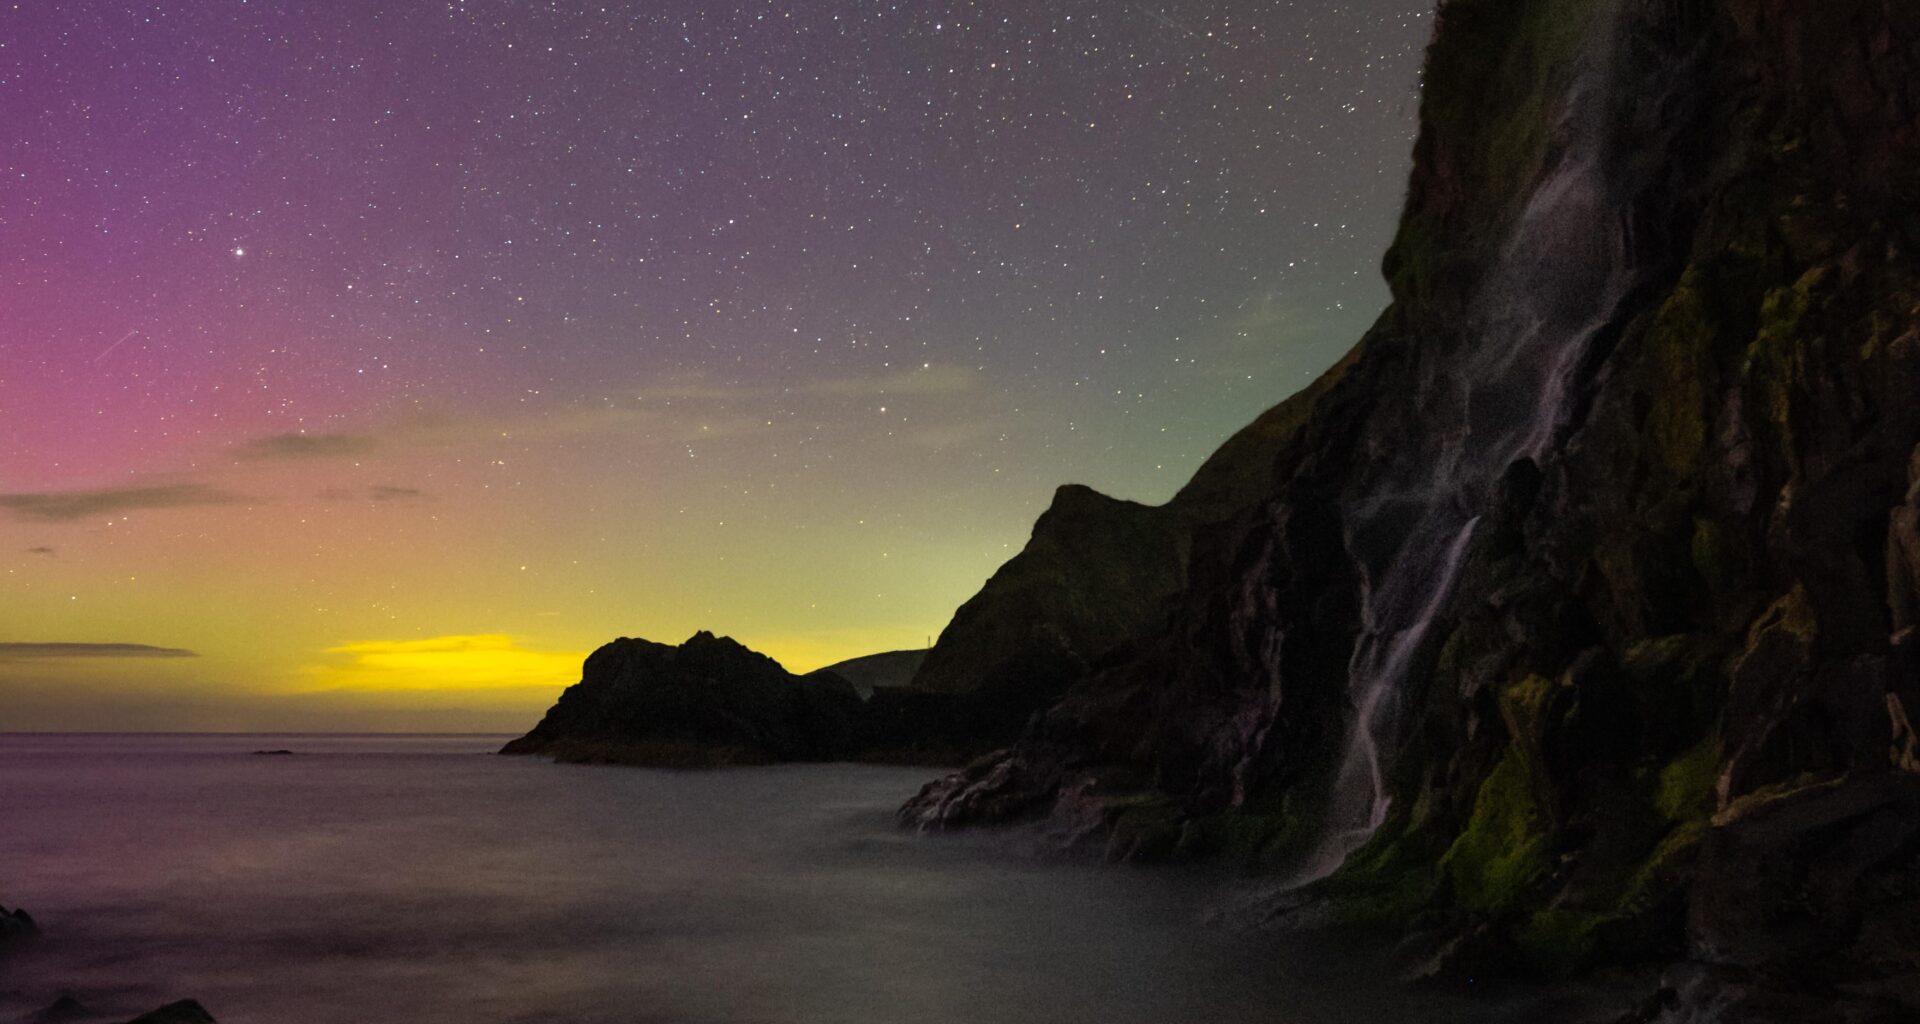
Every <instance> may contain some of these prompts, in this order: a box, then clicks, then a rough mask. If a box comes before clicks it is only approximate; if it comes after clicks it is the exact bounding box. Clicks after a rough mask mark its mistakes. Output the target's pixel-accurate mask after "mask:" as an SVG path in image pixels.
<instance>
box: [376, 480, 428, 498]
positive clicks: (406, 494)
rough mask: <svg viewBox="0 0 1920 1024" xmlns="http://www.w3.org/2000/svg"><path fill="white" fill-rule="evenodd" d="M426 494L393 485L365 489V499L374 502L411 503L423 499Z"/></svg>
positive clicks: (413, 488) (414, 488)
mask: <svg viewBox="0 0 1920 1024" xmlns="http://www.w3.org/2000/svg"><path fill="white" fill-rule="evenodd" d="M426 496H427V492H425V491H423V490H421V489H420V488H418V487H398V486H395V485H393V484H374V485H373V486H372V487H369V488H367V497H369V498H372V499H373V500H375V501H411V500H413V499H415V498H424V497H426Z"/></svg>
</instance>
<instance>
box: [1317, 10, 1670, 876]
mask: <svg viewBox="0 0 1920 1024" xmlns="http://www.w3.org/2000/svg"><path fill="white" fill-rule="evenodd" d="M1600 6H1601V7H1602V8H1604V10H1602V11H1597V12H1596V13H1595V15H1594V16H1595V18H1596V19H1607V18H1617V16H1618V12H1619V7H1620V5H1619V4H1617V3H1616V4H1605V5H1600ZM1617 31H1618V30H1617V29H1614V30H1612V31H1609V32H1605V33H1601V38H1603V39H1609V40H1610V42H1611V38H1612V36H1613V35H1615V34H1617ZM1612 55H1613V46H1612V45H1607V46H1603V47H1598V48H1596V49H1595V50H1593V51H1591V52H1590V53H1589V54H1588V55H1587V57H1586V64H1585V66H1584V67H1582V68H1581V71H1580V75H1579V78H1578V79H1577V82H1576V86H1575V88H1574V89H1573V90H1572V92H1571V94H1570V95H1569V97H1568V100H1567V106H1566V114H1565V116H1564V117H1563V118H1562V120H1561V124H1560V126H1559V129H1558V130H1559V132H1560V133H1561V139H1560V146H1561V149H1560V152H1559V159H1558V163H1557V164H1556V165H1555V166H1554V167H1553V169H1552V171H1551V172H1550V173H1548V174H1547V175H1546V176H1544V177H1543V178H1542V180H1541V181H1540V182H1539V184H1538V185H1537V186H1536V187H1535V188H1534V189H1533V193H1532V195H1531V197H1530V198H1529V200H1528V202H1527V203H1526V205H1525V207H1524V208H1523V210H1522V212H1521V214H1520V215H1519V217H1518V218H1517V219H1516V221H1515V225H1514V228H1513V230H1512V233H1511V235H1510V238H1509V241H1508V243H1507V245H1506V246H1505V248H1504V250H1503V251H1502V253H1501V256H1500V259H1499V262H1498V263H1497V264H1496V265H1495V266H1494V267H1493V268H1491V271H1490V273H1489V274H1488V276H1487V278H1486V281H1485V283H1484V284H1483V285H1482V287H1481V289H1480V291H1479V293H1478V294H1477V295H1476V296H1475V298H1474V300H1473V303H1472V306H1471V310H1472V313H1471V317H1472V320H1473V321H1474V322H1475V323H1476V324H1477V325H1478V326H1477V330H1476V331H1475V332H1474V333H1475V334H1476V335H1477V337H1476V338H1475V339H1474V341H1473V343H1472V345H1471V346H1470V348H1469V349H1468V350H1467V351H1466V352H1465V353H1463V355H1464V356H1465V358H1464V359H1462V360H1460V362H1459V363H1458V366H1459V369H1458V371H1457V372H1456V373H1455V374H1453V375H1452V376H1451V377H1449V378H1444V379H1441V380H1437V381H1436V382H1435V393H1434V394H1433V395H1429V396H1425V400H1426V401H1427V402H1428V404H1429V408H1430V410H1431V411H1430V412H1429V415H1428V418H1427V422H1428V423H1430V424H1436V425H1439V426H1440V427H1441V429H1440V430H1437V431H1436V432H1435V436H1434V437H1433V438H1431V439H1422V440H1421V442H1420V443H1415V444H1411V445H1409V446H1408V447H1407V448H1406V450H1405V452H1404V453H1403V454H1402V455H1401V456H1400V457H1399V459H1398V460H1397V462H1396V463H1395V464H1394V465H1392V466H1391V467H1390V468H1389V469H1387V471H1386V472H1385V473H1383V474H1381V475H1379V476H1377V477H1375V478H1373V479H1372V480H1371V481H1370V482H1369V485H1368V489H1369V490H1371V491H1372V493H1365V492H1362V493H1357V494H1354V495H1353V496H1352V505H1353V507H1354V508H1356V509H1357V510H1359V511H1358V512H1357V514H1356V515H1354V516H1353V518H1352V519H1351V520H1350V521H1349V523H1348V526H1347V531H1346V543H1347V549H1348V551H1349V553H1350V554H1351V555H1352V556H1353V558H1354V561H1355V563H1356V564H1357V565H1358V566H1359V567H1360V568H1361V574H1360V586H1361V620H1362V623H1363V631H1362V633H1361V636H1360V637H1359V639H1358V641H1357V643H1356V644H1355V646H1354V650H1353V655H1352V659H1351V660H1350V662H1349V664H1348V673H1347V687H1348V694H1349V700H1350V706H1351V709H1352V710H1351V715H1350V718H1349V722H1348V726H1347V738H1346V741H1345V743H1344V745H1343V751H1342V753H1341V756H1340V760H1339V762H1338V765H1339V766H1338V768H1337V770H1336V771H1335V773H1334V777H1333V783H1332V789H1331V791H1330V793H1329V795H1328V802H1327V806H1328V810H1327V818H1326V823H1325V826H1324V828H1323V833H1324V837H1325V838H1324V839H1323V840H1322V841H1321V842H1320V843H1319V844H1318V845H1317V847H1316V848H1315V849H1314V850H1313V851H1312V852H1311V853H1310V854H1309V855H1308V856H1307V858H1306V860H1305V862H1304V864H1303V867H1302V869H1301V872H1300V874H1299V876H1298V881H1299V883H1301V884H1304V883H1307V882H1312V881H1316V880H1318V879H1321V878H1324V877H1326V876H1327V875H1329V874H1331V873H1332V872H1333V871H1335V870H1337V869H1338V868H1339V867H1340V865H1341V863H1343V862H1344V861H1345V859H1346V857H1347V855H1348V854H1350V853H1352V852H1353V851H1354V850H1356V849H1358V848H1359V847H1360V846H1361V845H1363V844H1364V843H1365V842H1366V841H1367V840H1368V839H1369V838H1371V837H1372V835H1373V833H1374V832H1375V831H1376V830H1377V829H1378V828H1379V827H1380V825H1381V824H1382V823H1383V822H1384V821H1385V820H1386V816H1387V811H1388V806H1389V797H1388V794H1387V792H1386V785H1385V778H1384V771H1385V765H1383V763H1382V758H1383V756H1384V755H1383V751H1385V750H1390V749H1391V748H1392V737H1393V736H1394V735H1395V734H1396V730H1397V729H1398V726H1399V720H1400V717H1401V716H1400V713H1399V712H1400V706H1401V704H1402V703H1403V700H1402V697H1403V694H1402V692H1401V691H1402V688H1403V686H1404V685H1405V683H1406V681H1407V677H1408V672H1409V669H1410V668H1411V667H1412V666H1413V665H1414V663H1415V662H1416V661H1417V659H1418V657H1419V655H1420V653H1421V651H1422V647H1423V644H1424V643H1425V642H1426V641H1427V639H1428V637H1429V635H1430V632H1431V627H1432V625H1433V623H1434V620H1435V618H1436V617H1438V616H1440V615H1441V614H1443V613H1444V612H1445V610H1446V607H1447V603H1448V600H1449V599H1450V598H1451V596H1452V594H1453V590H1454V586H1455V584H1456V583H1457V582H1458V580H1459V577H1460V573H1461V569H1462V564H1463V562H1464V561H1465V560H1466V557H1467V554H1468V552H1469V550H1470V549H1471V545H1472V541H1473V537H1474V530H1475V526H1476V525H1477V524H1478V522H1479V519H1480V517H1479V515H1478V513H1477V511H1475V510H1479V509H1482V508H1485V507H1486V506H1487V504H1488V502H1489V501H1490V500H1491V496H1492V492H1493V489H1494V486H1495V485H1496V484H1497V482H1498V480H1499V477H1500V476H1501V474H1502V473H1504V472H1506V471H1507V469H1508V468H1509V467H1510V466H1511V465H1512V464H1513V463H1514V462H1515V461H1516V460H1520V459H1527V460H1532V461H1535V462H1538V461H1539V460H1540V458H1541V456H1542V455H1543V453H1544V452H1545V451H1546V450H1547V448H1548V447H1549V445H1551V443H1552V441H1553V438H1554V436H1555V434H1556V432H1557V431H1559V430H1560V429H1561V427H1562V426H1563V425H1564V423H1565V419H1566V413H1567V409H1566V405H1567V401H1568V398H1569V396H1570V395H1571V394H1572V393H1573V392H1574V390H1575V389H1574V387H1573V381H1574V378H1575V377H1576V376H1577V375H1578V371H1579V369H1580V367H1581V365H1582V363H1583V361H1584V360H1585V358H1586V356H1587V354H1588V352H1589V350H1590V348H1591V346H1592V344H1593V342H1594V340H1595V339H1596V337H1598V336H1599V335H1600V333H1601V332H1602V331H1604V330H1606V329H1607V327H1608V325H1609V324H1611V323H1612V322H1613V321H1614V320H1615V318H1616V315H1617V307H1618V306H1619V304H1620V302H1621V300H1622V299H1623V298H1625V297H1626V296H1627V294H1629V292H1630V291H1631V290H1632V288H1633V286H1634V284H1635V278H1636V274H1635V268H1634V265H1633V261H1632V252H1631V246H1630V240H1629V238H1628V232H1627V231H1626V228H1625V224H1626V223H1627V221H1626V220H1625V219H1623V218H1622V216H1621V215H1620V214H1619V213H1618V211H1619V210H1621V209H1622V208H1623V207H1624V206H1625V205H1627V204H1628V202H1629V200H1630V197H1631V196H1632V195H1633V194H1634V192H1635V191H1636V190H1637V189H1638V187H1639V186H1640V183H1639V182H1636V181H1633V180H1632V176H1633V175H1632V169H1631V168H1630V167H1626V166H1623V161H1622V160H1621V158H1620V154H1619V153H1617V152H1616V151H1615V147H1614V146H1613V145H1611V139H1610V128H1611V124H1610V121H1611V118H1610V113H1611V110H1612V109H1613V107H1614V106H1615V104H1616V103H1617V102H1618V96H1617V91H1618V89H1619V88H1620V87H1621V83H1618V82H1617V81H1616V80H1615V78H1616V71H1615V64H1614V61H1613V60H1612ZM1436 414H1437V415H1436ZM1447 424H1452V425H1453V429H1451V430H1448V429H1445V427H1446V425H1447ZM1383 485H1384V486H1383ZM1396 533H1397V534H1398V537H1395V536H1393V535H1394V534H1396ZM1383 535H1384V540H1383ZM1383 552H1384V555H1383Z"/></svg>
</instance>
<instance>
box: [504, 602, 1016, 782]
mask: <svg viewBox="0 0 1920 1024" xmlns="http://www.w3.org/2000/svg"><path fill="white" fill-rule="evenodd" d="M1043 655H1044V651H1043V652H1041V654H1040V655H1034V656H1035V657H1041V656H1043ZM1029 664H1039V663H1037V662H1031V663H1029ZM1040 668H1041V669H1042V670H1046V666H1045V665H1044V664H1040ZM1052 695H1053V694H1052V693H1050V692H1048V691H1045V690H1039V691H1035V690H1032V689H1029V688H1025V687H1021V688H1017V689H1016V690H1014V691H1013V692H1003V691H1002V690H1000V689H997V688H994V687H987V688H984V689H980V690H976V691H974V692H971V693H967V694H949V693H927V692H924V691H919V690H916V689H913V688H911V687H901V686H881V687H877V688H875V689H874V691H873V693H872V695H871V696H870V697H869V698H867V699H866V700H864V701H863V700H862V699H861V698H860V696H859V694H858V693H857V692H856V691H855V690H854V687H853V684H851V683H849V682H848V681H847V680H846V679H845V678H843V677H842V676H840V675H838V674H836V673H832V672H828V671H824V670H822V671H819V672H814V673H810V674H808V675H805V676H796V675H793V674H791V673H789V672H788V671H787V670H786V669H784V668H782V667H780V664H779V663H778V662H776V661H774V660H773V659H772V658H769V657H767V656H765V655H763V654H759V653H756V652H754V651H751V650H749V649H747V648H746V647H743V646H741V645H740V644H739V643H737V642H735V641H733V640H731V639H729V638H727V637H716V636H714V635H713V634H712V633H707V632H700V633H696V634H694V635H693V637H692V638H690V639H688V640H687V642H686V643H684V644H681V645H679V646H678V647H674V646H670V645H667V644H658V643H653V642H651V641H647V640H634V639H628V638H625V637H622V638H620V639H618V640H615V641H614V642H612V643H610V644H607V645H605V646H603V647H601V648H600V649H599V650H597V651H595V652H593V654H591V655H589V656H588V657H587V660H586V664H585V665H584V666H582V669H581V680H580V682H579V683H577V684H575V685H573V686H570V687H568V688H567V690H566V692H564V693H562V694H561V695H560V699H559V701H558V702H556V703H555V704H554V706H553V707H552V708H551V709H549V710H548V712H547V714H546V716H545V717H544V718H543V719H541V721H540V723H539V724H538V725H536V726H535V727H534V728H533V730H532V731H530V732H528V733H527V734H526V735H525V736H523V737H521V738H519V739H517V740H514V741H513V742H511V743H509V744H507V745H506V747H505V748H503V749H502V750H501V753H503V754H542V755H546V756H549V757H553V758H555V759H556V760H561V761H571V762H580V763H606V764H631V765H645V766H651V767H671V768H697V767H713V766H718V765H730V764H771V763H774V762H780V761H835V760H865V761H887V762H898V763H909V764H954V763H959V762H964V761H966V760H967V758H969V757H972V756H974V755H976V754H978V753H979V752H980V751H981V750H984V749H989V748H990V747H992V746H993V745H995V744H1004V743H1007V742H1010V741H1011V740H1012V739H1013V738H1014V737H1015V736H1016V735H1018V732H1019V729H1020V727H1021V726H1022V725H1023V724H1024V723H1025V722H1026V720H1027V718H1028V717H1029V716H1030V715H1032V714H1033V712H1034V711H1036V710H1038V709H1039V707H1040V706H1041V705H1040V704H1039V703H1038V701H1039V700H1041V699H1044V698H1045V697H1048V696H1052Z"/></svg>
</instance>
